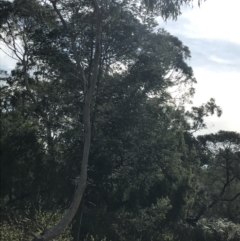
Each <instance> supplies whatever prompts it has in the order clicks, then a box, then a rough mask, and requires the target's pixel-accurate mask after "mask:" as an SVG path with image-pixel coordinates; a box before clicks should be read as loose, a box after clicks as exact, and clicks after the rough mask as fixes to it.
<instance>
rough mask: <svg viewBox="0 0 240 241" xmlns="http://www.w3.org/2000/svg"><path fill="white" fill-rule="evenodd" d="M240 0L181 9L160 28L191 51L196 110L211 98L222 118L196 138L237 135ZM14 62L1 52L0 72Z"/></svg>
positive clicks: (212, 1) (239, 120) (217, 0)
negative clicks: (227, 132)
mask: <svg viewBox="0 0 240 241" xmlns="http://www.w3.org/2000/svg"><path fill="white" fill-rule="evenodd" d="M239 10H240V0H207V1H206V2H203V4H202V6H201V7H200V8H199V7H198V6H197V0H196V1H195V3H194V6H193V8H192V7H184V8H183V9H182V15H181V16H180V17H179V18H178V20H177V21H168V22H167V23H164V22H163V21H162V20H161V19H160V18H159V24H160V26H161V27H164V28H165V29H166V30H167V31H169V32H170V33H171V34H173V35H175V36H178V38H179V39H180V40H181V41H182V42H183V43H184V44H185V45H186V46H188V47H189V48H190V51H191V53H192V58H191V60H190V62H189V64H190V65H191V66H192V67H193V70H194V73H195V77H196V79H197V81H198V84H197V85H196V86H195V87H196V95H195V97H194V100H193V104H194V105H195V106H199V105H201V104H202V103H206V102H207V101H208V100H209V99H210V98H211V97H213V98H215V99H216V103H217V104H218V105H220V106H221V108H222V110H223V115H222V117H221V118H217V117H211V118H208V119H207V123H208V129H207V130H205V131H202V132H200V133H199V134H204V133H209V132H216V131H218V130H230V131H238V132H240V107H239V106H240V31H239V29H240V27H239V24H240V14H239ZM13 65H14V64H13V61H12V60H11V59H10V58H9V57H7V56H6V55H4V54H3V53H2V52H1V51H0V69H6V70H10V69H12V68H13Z"/></svg>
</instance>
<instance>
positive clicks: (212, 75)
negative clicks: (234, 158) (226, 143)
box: [193, 68, 240, 132]
mask: <svg viewBox="0 0 240 241" xmlns="http://www.w3.org/2000/svg"><path fill="white" fill-rule="evenodd" d="M194 72H195V76H196V78H197V80H198V84H197V87H196V95H195V97H194V100H193V105H195V106H199V105H201V104H202V103H205V102H207V101H208V100H209V99H210V98H211V97H213V98H215V100H216V103H217V105H219V106H220V107H221V108H222V110H223V114H222V116H221V117H220V118H218V117H216V116H213V117H209V118H207V124H208V127H209V129H208V130H207V131H210V132H215V131H217V130H231V131H238V132H240V111H239V103H240V95H239V90H240V72H221V71H219V72H213V71H209V70H206V69H203V68H195V70H194Z"/></svg>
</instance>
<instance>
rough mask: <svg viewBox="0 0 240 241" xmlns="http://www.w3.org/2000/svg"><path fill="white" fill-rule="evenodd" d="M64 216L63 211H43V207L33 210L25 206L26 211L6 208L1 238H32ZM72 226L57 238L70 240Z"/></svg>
mask: <svg viewBox="0 0 240 241" xmlns="http://www.w3.org/2000/svg"><path fill="white" fill-rule="evenodd" d="M61 217H62V212H61V211H58V210H55V211H51V212H50V211H43V210H42V208H39V209H38V210H35V209H34V210H33V209H29V208H25V210H24V213H22V212H20V211H17V212H16V211H10V210H6V211H5V212H4V213H2V218H1V227H0V233H1V240H2V241H10V240H11V241H17V240H22V241H24V240H30V239H31V238H34V237H36V236H37V235H38V234H39V233H41V232H43V231H45V230H46V229H47V228H50V227H51V226H52V225H54V224H55V223H56V222H58V221H59V220H60V219H61ZM70 228H71V227H69V228H68V229H67V230H66V231H65V232H64V233H62V234H61V235H60V236H59V237H58V239H57V240H59V241H70V240H71V235H70Z"/></svg>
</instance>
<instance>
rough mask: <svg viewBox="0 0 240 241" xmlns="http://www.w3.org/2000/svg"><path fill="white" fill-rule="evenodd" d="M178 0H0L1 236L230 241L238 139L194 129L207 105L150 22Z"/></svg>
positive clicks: (175, 49)
mask: <svg viewBox="0 0 240 241" xmlns="http://www.w3.org/2000/svg"><path fill="white" fill-rule="evenodd" d="M188 3H191V1H190V0H175V1H173V0H171V1H160V0H149V1H127V0H122V1H120V0H119V1H117V0H116V1H113V0H99V1H95V0H81V1H76V0H58V1H53V0H52V1H44V0H28V1H25V0H15V1H1V2H0V9H1V12H0V24H1V35H0V41H1V50H2V51H4V52H5V53H6V54H9V55H11V56H12V58H14V59H15V60H16V67H15V68H14V69H13V70H12V71H11V73H8V72H7V71H6V70H1V73H0V74H1V76H0V78H1V79H0V81H1V135H0V140H1V207H0V208H1V210H0V215H1V230H0V232H1V238H2V240H31V239H34V240H42V241H43V240H44V241H45V240H51V239H55V240H62V241H69V240H74V241H78V240H90V241H103V240H105V241H110V240H112V241H113V240H114V241H123V240H127V241H149V240H154V241H158V240H159V241H188V240H189V241H227V240H229V241H239V240H240V202H239V201H240V133H236V132H230V131H219V132H218V133H215V134H207V135H204V136H196V135H194V133H195V132H196V131H198V130H200V129H203V128H205V127H206V123H205V117H207V116H209V115H214V114H216V115H218V116H221V109H220V107H219V106H217V105H216V103H215V101H214V99H210V100H209V102H208V103H205V104H203V105H202V106H199V107H193V108H192V110H191V111H187V110H186V109H185V105H186V104H187V103H189V102H190V101H191V98H192V96H193V95H194V84H195V83H196V80H195V78H194V74H193V70H192V68H191V67H190V66H189V65H188V64H187V62H186V61H187V59H188V58H190V57H191V56H190V51H189V49H188V47H186V46H184V44H183V43H182V42H181V41H180V40H179V39H178V38H177V37H174V36H172V35H171V34H169V33H168V32H166V31H165V30H164V29H158V30H156V29H157V28H156V27H157V24H156V22H155V20H154V19H155V18H156V16H159V15H160V16H162V17H163V18H164V19H168V18H174V19H175V18H176V17H177V16H178V15H179V14H180V7H181V5H182V4H188ZM90 142H91V145H90ZM85 184H86V185H85ZM69 206H70V208H69ZM74 210H76V212H75V211H74ZM59 221H60V222H59ZM58 222H59V223H58ZM57 223H58V224H57ZM56 224H57V226H54V225H56ZM51 227H53V228H51ZM59 235H60V236H59Z"/></svg>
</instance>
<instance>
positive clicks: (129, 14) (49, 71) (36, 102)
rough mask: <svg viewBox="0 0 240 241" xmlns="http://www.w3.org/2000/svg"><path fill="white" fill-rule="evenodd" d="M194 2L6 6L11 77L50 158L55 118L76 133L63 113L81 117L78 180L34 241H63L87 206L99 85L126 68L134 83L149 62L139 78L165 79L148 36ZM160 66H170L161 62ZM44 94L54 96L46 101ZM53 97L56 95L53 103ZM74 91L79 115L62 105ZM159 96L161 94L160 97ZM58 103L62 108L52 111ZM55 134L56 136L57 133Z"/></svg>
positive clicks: (18, 1)
mask: <svg viewBox="0 0 240 241" xmlns="http://www.w3.org/2000/svg"><path fill="white" fill-rule="evenodd" d="M191 2H192V1H190V0H179V1H160V0H159V1H158V0H152V1H150V0H149V1H124V0H123V1H108V0H102V1H97V0H92V1H90V0H84V1H75V0H69V1H61V0H50V1H40V0H39V1H38V0H30V1H24V0H15V1H13V2H12V1H11V2H10V1H9V2H8V1H6V2H3V3H1V9H2V12H3V13H4V14H1V31H2V34H1V42H2V43H3V44H4V45H5V46H6V47H7V48H9V49H10V51H12V53H13V56H14V58H15V59H16V61H17V62H18V63H17V68H16V70H15V72H14V73H16V74H17V75H15V76H16V78H15V83H17V84H18V85H19V86H21V87H22V92H24V93H26V95H27V98H28V100H29V103H30V105H31V106H34V107H35V108H34V113H36V114H38V116H39V118H40V120H41V121H42V126H43V128H45V130H46V133H47V136H48V149H49V151H51V148H52V147H51V146H52V144H51V143H52V142H53V138H52V132H53V131H54V126H53V125H52V124H51V123H52V122H54V119H57V118H58V114H59V113H61V116H62V118H65V119H67V120H68V125H69V126H71V124H72V121H69V120H71V117H72V115H71V114H69V112H68V115H70V116H66V115H65V113H66V112H65V111H66V109H68V108H73V110H75V108H76V106H79V110H78V111H77V112H78V113H79V116H78V118H79V119H81V121H79V119H77V120H78V121H79V123H80V124H79V127H80V128H79V137H80V138H79V139H80V140H81V141H82V158H81V161H80V163H81V173H80V178H79V182H78V187H77V188H76V192H75V195H74V198H73V200H72V202H71V205H70V207H69V208H68V210H67V211H66V213H65V215H64V216H63V218H62V219H61V220H60V221H59V223H58V224H57V225H56V226H54V227H52V228H50V229H48V230H45V231H44V232H43V233H42V234H40V235H39V236H38V237H36V240H51V239H53V238H54V237H56V236H58V235H59V234H60V233H61V232H62V231H63V230H64V229H65V228H66V227H67V226H68V224H69V223H70V222H71V220H72V219H73V217H74V215H75V213H76V211H77V209H78V206H79V204H80V202H81V200H82V197H83V193H84V191H85V188H86V183H87V167H88V159H89V151H90V143H91V131H92V128H91V127H92V125H93V122H92V123H91V115H93V114H94V112H91V110H92V107H93V106H94V105H93V103H94V94H95V90H98V85H100V84H101V79H104V78H105V77H106V76H107V75H108V74H110V73H111V71H112V73H115V72H117V71H118V72H119V71H121V68H123V69H124V68H127V69H129V72H130V75H131V73H132V75H133V74H134V75H135V74H136V76H137V74H138V72H139V69H141V66H142V65H143V66H145V67H146V66H148V65H149V62H150V61H152V60H153V63H154V64H155V66H154V65H152V66H149V67H150V69H149V71H147V72H146V73H143V72H142V73H141V76H142V75H144V74H146V75H148V74H150V75H151V76H152V77H153V78H155V77H157V76H159V75H160V74H161V73H160V72H159V70H158V65H156V61H154V55H153V51H155V50H153V51H150V49H149V46H148V50H149V51H148V52H147V51H146V52H144V51H145V48H146V45H147V39H144V36H145V33H146V32H149V31H152V30H153V27H154V26H155V23H154V17H156V16H158V15H160V16H162V17H163V18H164V19H168V18H174V19H176V18H177V16H178V15H179V14H180V7H181V6H182V5H183V4H189V3H191ZM199 2H200V1H199ZM115 23H118V24H117V25H116V26H117V31H116V30H114V28H115V25H114V24H115ZM133 29H135V30H134V31H133ZM141 35H142V36H141ZM139 36H141V37H140V39H141V42H142V43H144V41H145V42H146V44H143V46H142V45H141V44H139V43H138V41H139V40H138V37H139ZM156 41H158V37H156ZM175 43H176V41H175V42H174V44H175ZM176 44H177V45H178V44H179V43H176ZM155 46H157V45H154V47H155ZM164 48H165V47H164V45H163V49H164ZM2 50H3V51H5V50H6V49H5V48H3V49H2ZM157 51H159V49H158V50H157ZM139 52H140V54H139ZM149 52H150V55H149ZM166 52H168V51H166ZM180 55H181V54H180ZM126 56H127V58H126ZM178 58H179V57H178V56H177V57H176V59H175V60H176V61H177V62H174V61H173V65H172V67H176V69H177V71H178V69H181V71H182V73H181V74H183V75H187V74H188V73H190V72H189V71H190V69H188V68H185V67H187V66H178ZM162 61H165V58H164V56H163V58H162ZM162 61H161V62H160V64H161V63H162ZM169 65H171V63H170V64H169ZM169 65H168V67H169ZM168 70H171V69H168ZM163 74H167V70H164V71H163V73H162V76H163ZM165 77H166V76H165ZM137 79H138V80H139V81H140V83H139V87H140V89H141V90H143V92H144V91H145V92H146V93H151V92H152V91H153V92H155V89H153V90H150V89H149V91H150V92H148V88H149V84H150V85H151V83H144V82H143V81H144V79H142V80H141V78H137ZM187 79H188V78H187ZM177 81H180V82H181V81H183V82H184V81H185V80H182V79H177ZM141 82H142V83H141ZM160 83H161V82H160ZM172 84H173V83H171V80H170V81H169V82H167V81H166V82H164V83H163V85H166V87H170V86H171V85H172ZM160 85H161V84H160ZM58 86H60V87H59V88H58ZM71 88H72V90H71V91H69V89H71ZM46 89H48V91H49V92H48V93H47V94H46V93H45V90H46ZM51 90H53V91H56V92H57V93H56V94H55V93H54V94H52V95H51V92H50V91H51ZM72 91H73V92H74V93H75V94H76V105H75V104H74V107H70V106H72V105H73V103H70V102H68V104H65V101H69V99H68V100H66V99H64V96H66V94H68V96H69V95H71V94H72ZM158 91H160V90H159V89H157V92H158ZM96 95H97V94H96ZM63 100H64V101H63ZM54 102H55V103H57V104H55V105H54ZM46 103H48V104H46ZM77 104H78V105H77ZM58 119H59V118H58ZM61 121H62V120H61ZM58 128H59V127H58ZM58 131H59V130H58V129H57V128H56V129H55V132H58ZM58 133H59V132H58Z"/></svg>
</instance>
